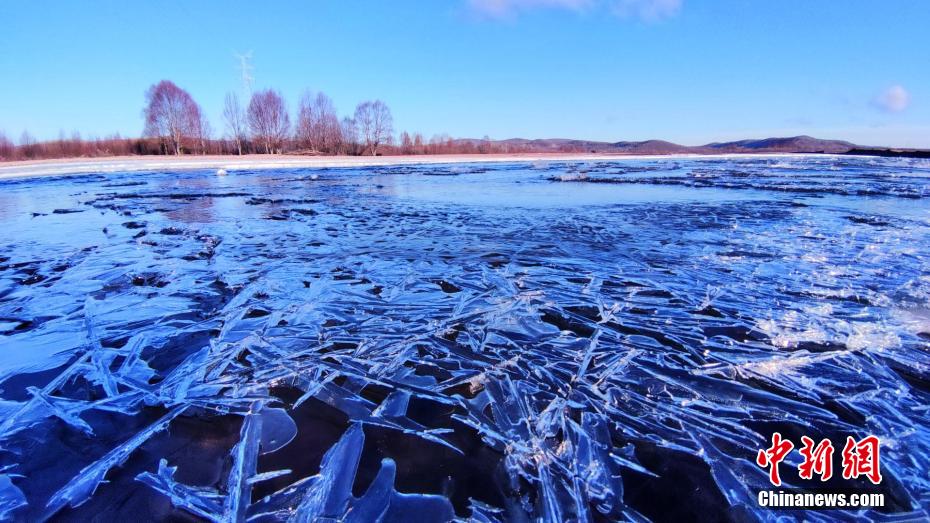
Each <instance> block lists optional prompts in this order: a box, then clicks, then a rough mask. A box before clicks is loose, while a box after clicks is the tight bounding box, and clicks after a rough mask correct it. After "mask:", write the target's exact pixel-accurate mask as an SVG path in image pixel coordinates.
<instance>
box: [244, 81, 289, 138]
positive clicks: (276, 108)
mask: <svg viewBox="0 0 930 523" xmlns="http://www.w3.org/2000/svg"><path fill="white" fill-rule="evenodd" d="M248 120H249V128H250V129H251V130H252V136H253V137H254V138H255V141H257V142H258V143H259V144H261V145H262V147H263V148H264V149H265V153H267V154H273V153H281V152H283V147H284V140H285V139H287V131H288V129H289V128H290V126H291V121H290V118H289V117H288V115H287V107H286V106H285V104H284V98H283V97H282V96H281V94H280V93H278V92H276V91H273V90H271V89H267V90H264V91H258V92H256V93H255V94H253V95H252V100H251V101H250V102H249V109H248Z"/></svg>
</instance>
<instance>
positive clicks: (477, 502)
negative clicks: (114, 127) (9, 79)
mask: <svg viewBox="0 0 930 523" xmlns="http://www.w3.org/2000/svg"><path fill="white" fill-rule="evenodd" d="M928 175H930V165H928V164H927V163H926V162H923V163H922V162H921V161H918V160H897V159H866V158H853V157H833V156H824V157H798V158H784V157H782V158H764V157H763V158H724V159H675V160H664V159H652V160H636V161H629V160H628V161H598V162H589V163H570V162H537V163H534V164H521V163H512V164H506V163H504V164H498V165H487V164H483V165H479V164H460V165H445V166H443V165H431V166H425V165H424V166H398V167H370V168H355V169H316V170H308V169H290V170H269V171H262V172H252V171H248V170H230V171H229V173H228V176H224V177H217V176H216V175H215V174H214V173H213V172H212V171H209V172H205V171H200V172H145V173H99V174H91V175H86V176H78V177H70V178H67V179H64V178H61V179H55V178H46V179H30V180H21V181H8V182H3V183H2V184H0V185H2V191H0V220H2V223H3V225H4V227H2V228H0V328H2V333H0V413H2V414H3V416H2V421H0V519H14V520H24V521H25V520H37V519H48V518H52V517H63V518H69V519H85V520H86V519H89V518H91V517H94V516H99V517H103V518H105V519H121V518H122V519H124V518H126V517H129V516H128V515H129V514H136V515H138V514H147V515H150V516H151V518H153V519H157V518H171V517H180V516H183V517H186V518H200V519H205V520H214V521H244V520H253V521H281V520H300V521H304V520H312V519H314V518H324V519H325V518H333V519H343V520H346V521H371V520H384V521H410V520H413V519H416V520H419V521H426V520H433V521H445V520H449V519H451V518H459V519H462V520H468V519H470V520H475V521H499V520H518V521H519V520H543V521H564V520H582V521H595V520H605V519H607V520H669V519H674V518H680V517H686V515H687V514H693V513H703V514H719V515H720V516H721V517H723V518H725V519H759V520H772V519H773V517H774V513H773V512H767V511H762V510H760V509H759V508H758V506H757V504H756V500H755V490H756V489H758V488H763V487H766V486H767V484H768V480H767V472H766V471H765V470H763V469H761V468H759V467H758V466H756V465H755V463H754V459H755V455H756V452H757V451H758V449H759V448H762V447H764V446H765V445H766V442H767V441H768V439H769V437H770V434H771V433H772V432H773V431H775V430H779V431H781V432H782V434H785V435H786V436H791V437H794V439H795V440H798V439H799V438H800V436H801V435H809V436H811V437H813V438H815V439H817V440H819V439H820V438H823V437H829V438H831V439H832V440H833V441H834V442H836V441H842V440H843V439H845V436H846V435H848V434H852V435H857V436H864V435H866V434H875V435H878V436H879V437H881V438H882V441H883V447H882V452H883V453H882V460H883V471H882V473H883V475H884V477H885V478H886V481H885V482H884V483H883V484H882V486H881V488H880V490H881V491H882V492H884V493H885V494H886V498H887V503H888V506H887V507H886V508H885V509H884V512H886V513H888V514H891V513H894V514H895V515H896V516H899V517H903V518H907V517H910V518H917V519H920V518H926V517H928V514H927V511H928V509H930V497H928V495H927V493H928V492H930V479H928V476H927V473H926V471H927V470H930V433H928V430H930V429H928V427H930V415H928V407H927V405H930V351H928V342H927V340H928V339H930V299H928V298H930V199H928V198H927V189H928V182H930V179H928ZM56 211H57V212H56ZM72 211H75V212H72ZM786 467H787V466H786ZM786 467H783V471H782V477H783V479H784V480H785V481H786V483H787V484H788V486H801V485H802V483H803V482H802V481H801V480H800V479H799V478H798V477H797V474H796V473H794V474H793V473H792V472H791V471H790V469H789V468H786ZM672 500H674V501H672ZM796 515H797V516H798V517H806V518H808V519H810V520H822V519H825V518H828V517H833V516H836V515H843V516H846V517H849V516H852V515H854V513H853V512H847V513H844V514H831V513H825V512H819V513H810V514H804V513H800V512H799V513H796ZM864 515H866V516H875V515H876V514H875V513H867V514H864Z"/></svg>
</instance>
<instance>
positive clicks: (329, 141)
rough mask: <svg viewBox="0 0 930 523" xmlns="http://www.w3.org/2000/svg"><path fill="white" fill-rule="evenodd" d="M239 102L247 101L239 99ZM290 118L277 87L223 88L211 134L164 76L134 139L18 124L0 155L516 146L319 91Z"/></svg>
mask: <svg viewBox="0 0 930 523" xmlns="http://www.w3.org/2000/svg"><path fill="white" fill-rule="evenodd" d="M246 102H247V103H246ZM294 115H295V117H296V121H294V122H293V124H292V121H291V113H290V112H289V111H288V106H287V103H286V101H285V99H284V97H283V96H282V95H281V93H280V92H279V91H276V90H274V89H265V90H259V91H256V92H254V93H252V94H251V96H250V97H249V99H248V100H247V101H244V100H240V98H239V96H238V95H237V94H236V93H227V94H226V97H225V99H224V103H223V128H222V131H221V132H220V133H219V135H218V136H217V133H214V130H213V127H212V126H211V125H210V122H209V121H208V120H207V118H206V115H205V114H204V111H203V110H202V109H201V107H200V105H199V104H198V103H197V102H196V101H195V100H194V98H193V97H192V96H191V95H190V93H188V92H187V91H186V90H184V89H182V88H181V87H179V86H177V85H176V84H175V83H174V82H171V81H169V80H162V81H160V82H158V83H156V84H154V85H152V86H151V87H150V88H149V89H148V90H147V91H146V92H145V105H144V108H143V118H144V122H145V126H144V129H143V132H142V136H141V137H140V138H123V137H121V136H119V135H113V136H110V137H106V138H92V139H84V138H82V137H81V135H80V134H79V133H77V132H74V133H72V134H71V135H70V136H66V135H65V134H64V132H62V133H61V134H60V136H59V138H58V139H57V140H48V141H43V142H38V141H36V140H35V139H34V138H32V136H31V135H30V134H29V133H28V132H26V131H24V132H23V134H22V135H21V137H20V139H19V142H18V143H14V142H13V141H12V140H11V139H10V138H8V137H7V136H6V135H5V134H4V133H3V132H2V131H0V160H29V159H43V158H68V157H99V156H123V155H159V154H161V155H181V154H204V155H205V154H234V155H242V154H307V155H373V156H374V155H396V154H453V153H458V154H481V153H509V152H524V151H525V148H521V147H519V146H503V145H500V144H497V143H494V142H492V141H491V140H490V139H488V138H487V137H485V138H484V139H482V140H454V139H452V138H451V137H450V136H448V135H445V134H444V135H436V136H433V137H432V138H430V139H429V140H426V139H424V137H423V135H421V134H420V133H413V134H411V133H408V132H406V131H405V132H402V133H400V135H399V136H397V137H395V135H394V118H393V116H392V114H391V110H390V108H389V107H388V106H387V104H385V103H384V102H383V101H381V100H372V101H365V102H362V103H360V104H358V105H357V106H356V108H355V112H354V113H352V115H351V116H344V117H342V118H340V117H339V115H338V113H337V112H336V109H335V105H334V104H333V101H332V99H330V98H329V96H327V95H326V94H324V93H313V92H310V91H307V92H305V93H304V94H303V95H302V96H301V97H300V98H299V100H298V102H297V110H296V111H295V112H294Z"/></svg>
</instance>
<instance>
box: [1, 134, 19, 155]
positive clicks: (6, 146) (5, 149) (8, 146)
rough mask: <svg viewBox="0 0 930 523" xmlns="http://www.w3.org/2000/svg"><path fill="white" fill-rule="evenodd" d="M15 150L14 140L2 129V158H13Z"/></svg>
mask: <svg viewBox="0 0 930 523" xmlns="http://www.w3.org/2000/svg"><path fill="white" fill-rule="evenodd" d="M15 151H16V148H15V146H14V145H13V142H12V140H10V139H9V138H7V137H6V134H4V133H3V131H0V160H12V159H13V153H14V152H15Z"/></svg>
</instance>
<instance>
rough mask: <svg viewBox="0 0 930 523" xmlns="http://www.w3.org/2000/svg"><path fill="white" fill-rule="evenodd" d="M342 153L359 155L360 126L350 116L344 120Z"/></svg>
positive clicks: (342, 125)
mask: <svg viewBox="0 0 930 523" xmlns="http://www.w3.org/2000/svg"><path fill="white" fill-rule="evenodd" d="M340 127H341V130H342V151H341V152H343V153H345V154H358V153H359V150H358V124H356V123H355V120H353V119H352V118H349V117H348V116H347V117H345V118H343V119H342V124H341V126H340Z"/></svg>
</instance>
